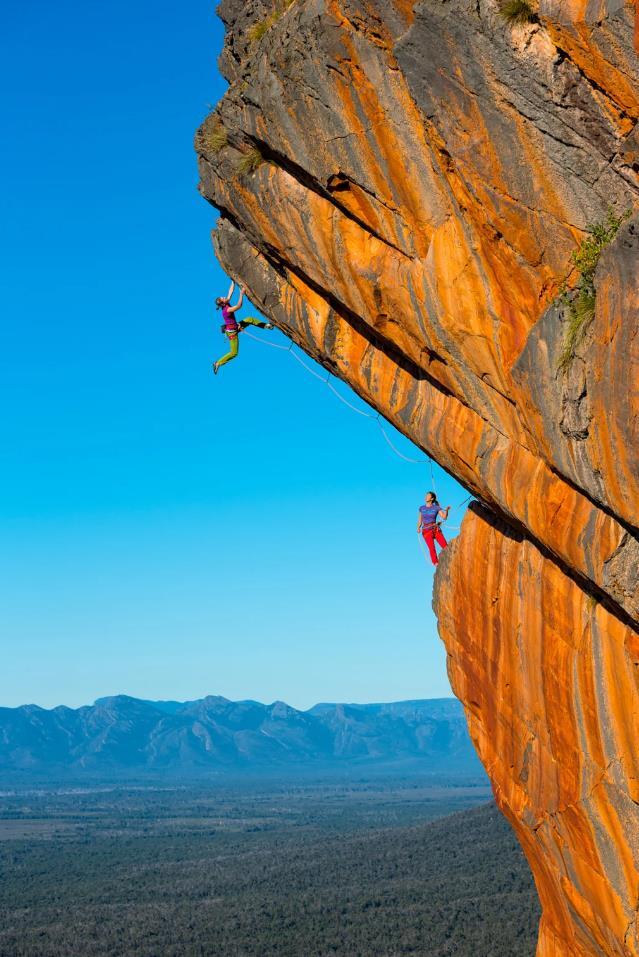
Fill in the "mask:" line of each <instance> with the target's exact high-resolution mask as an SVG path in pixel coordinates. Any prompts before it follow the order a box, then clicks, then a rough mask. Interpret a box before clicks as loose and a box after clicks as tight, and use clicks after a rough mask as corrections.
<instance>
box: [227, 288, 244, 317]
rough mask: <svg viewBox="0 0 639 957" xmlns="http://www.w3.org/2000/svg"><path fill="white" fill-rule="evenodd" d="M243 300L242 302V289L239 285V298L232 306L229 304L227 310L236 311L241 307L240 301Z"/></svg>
mask: <svg viewBox="0 0 639 957" xmlns="http://www.w3.org/2000/svg"><path fill="white" fill-rule="evenodd" d="M230 298H231V297H230V296H229V299H230ZM243 302H244V290H243V289H242V287H241V286H240V298H239V299H238V300H237V302H236V304H235V305H234V306H231V307H230V309H229V312H237V310H238V309H241V308H242V303H243Z"/></svg>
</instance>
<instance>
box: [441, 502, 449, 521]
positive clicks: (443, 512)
mask: <svg viewBox="0 0 639 957" xmlns="http://www.w3.org/2000/svg"><path fill="white" fill-rule="evenodd" d="M449 512H450V505H447V506H446V508H440V510H439V514H440V516H441V517H442V518H443V519H444V521H446V519H447V518H448V513H449Z"/></svg>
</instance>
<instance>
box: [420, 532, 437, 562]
mask: <svg viewBox="0 0 639 957" xmlns="http://www.w3.org/2000/svg"><path fill="white" fill-rule="evenodd" d="M422 536H423V538H424V541H425V542H426V545H427V546H428V551H429V552H430V560H431V562H432V563H433V565H436V564H437V552H436V551H435V539H434V536H433V530H432V528H425V529H424V530H423V532H422Z"/></svg>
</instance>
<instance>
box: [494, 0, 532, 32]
mask: <svg viewBox="0 0 639 957" xmlns="http://www.w3.org/2000/svg"><path fill="white" fill-rule="evenodd" d="M499 16H500V17H501V18H502V20H505V21H506V23H508V24H509V25H510V26H511V27H516V26H521V25H522V24H524V23H532V21H533V20H534V19H535V9H534V7H533V5H532V3H529V0H499Z"/></svg>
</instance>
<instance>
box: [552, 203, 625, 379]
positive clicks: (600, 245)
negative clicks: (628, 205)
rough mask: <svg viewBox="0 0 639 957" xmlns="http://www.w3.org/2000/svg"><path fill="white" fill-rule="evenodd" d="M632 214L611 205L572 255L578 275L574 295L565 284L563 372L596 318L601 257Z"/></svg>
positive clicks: (560, 360)
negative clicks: (566, 324) (617, 209)
mask: <svg viewBox="0 0 639 957" xmlns="http://www.w3.org/2000/svg"><path fill="white" fill-rule="evenodd" d="M631 214H632V210H630V209H628V210H626V212H625V213H622V214H621V215H620V216H617V215H616V214H615V211H614V210H613V209H612V208H610V209H609V210H608V215H607V216H606V218H605V219H604V220H603V221H602V222H600V223H595V224H594V225H593V226H588V228H587V233H588V236H587V237H586V238H585V239H584V240H582V242H581V244H580V246H579V248H578V249H576V250H575V251H574V252H573V254H572V256H571V257H570V261H571V263H572V265H573V267H574V268H575V269H576V270H577V272H578V274H579V278H578V280H577V285H576V287H575V291H574V294H573V295H572V296H571V297H569V294H568V292H567V290H566V289H565V284H564V290H563V292H562V299H563V302H564V303H565V305H566V307H567V309H568V327H567V329H566V337H565V339H564V347H563V349H562V351H561V355H560V357H559V362H558V368H559V371H560V372H567V371H568V369H569V368H570V364H571V362H572V360H573V357H574V355H575V349H576V348H577V346H578V345H579V343H580V342H581V340H582V339H583V337H584V334H585V332H586V329H587V328H588V326H589V325H590V323H591V322H592V320H593V319H594V318H595V295H596V293H595V272H596V270H597V266H598V264H599V258H600V256H601V254H602V252H603V251H604V249H605V248H606V246H608V245H609V244H610V243H611V242H612V241H613V239H614V238H615V236H616V235H617V233H618V232H619V230H620V228H621V226H622V225H623V223H625V221H626V220H627V219H629V217H630V216H631Z"/></svg>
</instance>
